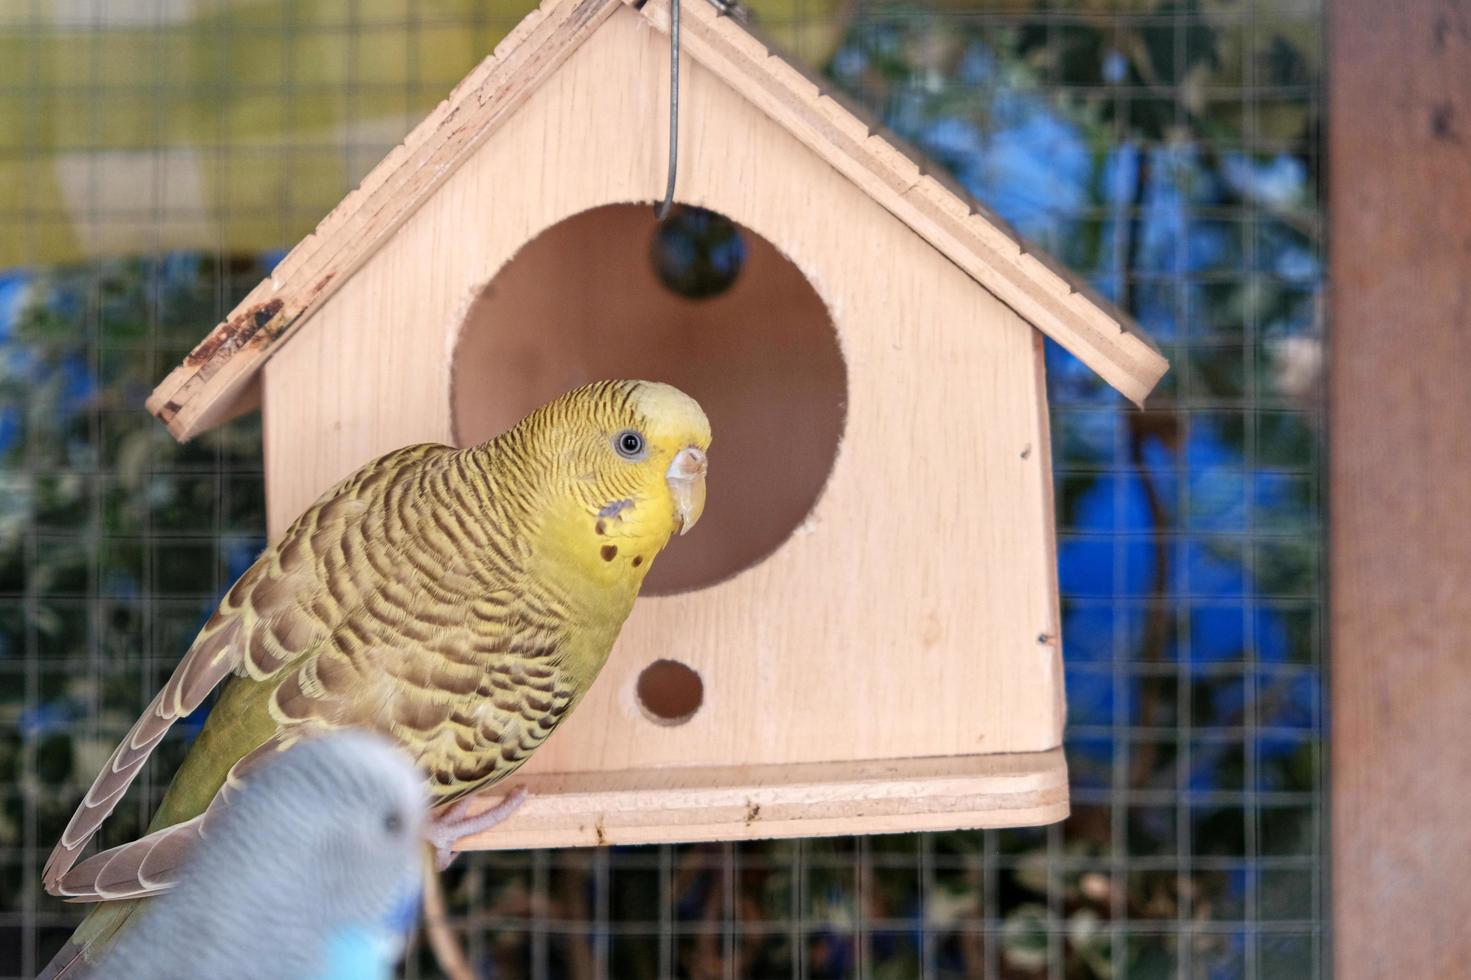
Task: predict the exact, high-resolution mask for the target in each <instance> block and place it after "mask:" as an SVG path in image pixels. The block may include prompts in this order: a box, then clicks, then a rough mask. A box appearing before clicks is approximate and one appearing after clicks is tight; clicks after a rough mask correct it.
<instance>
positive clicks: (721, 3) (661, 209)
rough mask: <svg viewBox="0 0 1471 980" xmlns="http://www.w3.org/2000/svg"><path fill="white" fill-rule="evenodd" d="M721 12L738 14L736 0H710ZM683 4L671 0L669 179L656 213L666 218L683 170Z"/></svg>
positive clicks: (656, 216)
mask: <svg viewBox="0 0 1471 980" xmlns="http://www.w3.org/2000/svg"><path fill="white" fill-rule="evenodd" d="M710 5H711V6H712V7H714V8H715V9H716V10H717V11H719V13H720V15H721V16H727V15H737V16H739V13H740V8H739V7H737V5H736V0H710ZM679 7H680V0H669V179H668V181H667V182H665V184H664V200H662V201H660V202H659V203H658V204H655V205H654V217H655V218H657V219H659V220H660V221H663V220H664V219H665V218H667V217H668V216H669V212H670V211H671V210H673V208H674V181H675V179H676V177H677V176H678V174H679Z"/></svg>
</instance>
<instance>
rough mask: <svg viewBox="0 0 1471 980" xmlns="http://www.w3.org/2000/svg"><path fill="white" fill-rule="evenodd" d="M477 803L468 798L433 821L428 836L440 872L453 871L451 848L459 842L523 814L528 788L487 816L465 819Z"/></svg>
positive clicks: (516, 791)
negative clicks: (516, 814)
mask: <svg viewBox="0 0 1471 980" xmlns="http://www.w3.org/2000/svg"><path fill="white" fill-rule="evenodd" d="M474 802H475V797H473V796H470V797H466V798H465V799H463V800H461V801H460V802H458V803H456V804H454V805H453V806H451V807H450V808H449V809H448V810H445V811H444V812H443V813H439V814H435V815H434V816H433V817H431V818H430V821H429V825H428V827H427V828H426V829H425V833H424V835H425V836H426V837H427V838H428V839H429V843H430V844H432V845H433V846H434V853H435V857H436V860H435V864H436V865H437V866H438V867H439V870H440V871H443V870H444V869H445V868H447V867H449V866H450V863H451V862H452V861H454V859H455V852H454V851H452V850H451V849H450V848H452V847H453V846H454V845H455V843H456V842H457V841H459V840H460V839H461V838H463V837H469V836H471V835H472V834H478V833H481V832H482V831H486V830H489V829H490V828H492V827H494V826H495V825H496V824H498V823H501V822H502V821H504V820H505V819H506V818H507V817H509V816H510V815H511V814H513V813H515V812H516V811H517V810H519V809H520V808H521V804H522V803H525V802H526V787H525V786H517V787H516V788H515V789H513V790H511V792H510V793H508V794H506V798H505V799H504V800H501V801H500V802H499V803H497V804H496V805H495V806H493V807H491V808H490V809H489V810H486V811H485V812H483V813H477V814H475V816H473V817H467V816H465V813H466V811H468V810H469V809H470V805H471V804H472V803H474Z"/></svg>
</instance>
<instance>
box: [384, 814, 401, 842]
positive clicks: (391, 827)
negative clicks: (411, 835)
mask: <svg viewBox="0 0 1471 980" xmlns="http://www.w3.org/2000/svg"><path fill="white" fill-rule="evenodd" d="M383 829H384V830H386V831H388V833H389V834H391V835H393V836H395V837H397V836H398V835H399V834H400V833H401V832H402V831H403V829H404V818H403V814H401V813H399V812H398V811H397V810H389V811H388V812H387V813H385V814H384V815H383Z"/></svg>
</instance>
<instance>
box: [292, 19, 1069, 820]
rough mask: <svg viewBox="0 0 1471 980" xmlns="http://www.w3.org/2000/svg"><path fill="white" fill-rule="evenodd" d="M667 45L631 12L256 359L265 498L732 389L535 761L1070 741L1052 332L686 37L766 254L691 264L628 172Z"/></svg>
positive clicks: (706, 181) (1013, 749) (632, 764)
mask: <svg viewBox="0 0 1471 980" xmlns="http://www.w3.org/2000/svg"><path fill="white" fill-rule="evenodd" d="M666 45H667V40H666V39H665V38H663V36H662V35H660V34H659V33H657V32H656V31H654V30H651V29H650V28H649V26H648V24H647V23H646V22H645V21H644V20H643V18H642V17H640V16H638V15H637V14H636V13H635V12H634V11H632V10H618V11H615V13H614V14H613V16H612V17H611V18H610V19H609V21H608V23H607V24H605V25H604V27H603V28H602V29H601V30H600V31H599V32H598V33H597V34H596V35H595V36H594V37H592V38H591V39H590V40H589V41H588V42H587V43H586V44H585V45H583V46H582V47H581V48H579V49H578V50H577V51H576V52H574V53H573V54H572V55H571V56H570V57H569V59H568V60H567V62H566V63H565V64H564V65H563V66H562V67H561V68H560V69H559V70H558V72H557V73H556V74H554V75H553V76H552V77H551V78H550V79H548V81H547V82H546V83H545V84H544V85H543V86H542V87H541V88H540V89H539V90H538V91H537V92H535V93H534V94H533V95H532V96H531V97H530V99H529V100H528V101H527V103H526V104H525V105H524V106H523V107H522V108H521V109H520V110H519V111H518V112H517V113H516V115H515V116H514V117H513V118H511V119H510V120H508V121H507V122H506V124H505V125H504V126H503V127H502V129H501V130H500V131H499V132H498V133H497V134H496V137H495V138H494V139H493V140H489V141H487V142H486V143H485V144H484V145H483V146H482V147H481V148H480V150H478V151H477V153H476V155H475V157H474V158H473V159H471V160H470V161H469V162H468V163H467V164H466V165H464V166H463V167H462V168H461V169H460V170H459V171H458V172H457V173H456V174H455V175H454V176H453V177H451V178H450V179H449V180H448V181H447V182H446V183H445V184H444V186H443V188H442V189H441V190H440V191H439V192H438V193H437V194H436V195H435V196H434V197H433V198H432V199H431V200H430V201H429V202H428V203H427V204H426V205H425V206H424V207H423V208H421V209H420V210H419V211H418V212H417V213H416V214H414V215H413V216H412V217H411V218H410V219H409V220H408V221H407V222H406V223H405V224H404V225H403V227H402V228H400V229H399V230H398V231H397V233H396V234H395V235H394V236H393V238H392V239H391V240H389V241H388V242H387V243H386V244H385V245H384V246H383V247H382V248H381V249H380V250H379V251H378V252H377V253H376V254H375V255H374V256H373V257H372V258H371V259H370V260H369V261H368V263H367V264H366V265H365V266H364V267H363V268H362V269H361V270H360V271H358V272H357V274H356V275H354V276H353V278H352V279H351V280H350V281H349V282H347V283H346V284H345V285H343V286H342V287H341V289H340V290H339V291H338V292H337V293H336V294H335V295H334V297H333V298H332V299H331V300H330V301H329V302H328V303H327V304H325V306H324V307H323V308H322V309H321V310H320V311H319V312H317V313H316V315H315V317H314V322H313V324H312V328H311V330H310V331H309V332H306V333H304V334H303V335H301V336H300V337H298V338H296V339H295V340H293V341H292V342H291V343H289V344H286V345H285V346H284V347H283V348H282V350H281V351H280V352H279V353H278V354H277V355H276V356H275V357H274V358H273V359H272V360H271V362H270V363H269V364H268V365H267V366H266V369H265V388H264V399H265V404H266V409H265V417H266V445H267V474H268V484H269V494H270V506H271V514H272V521H273V524H272V526H273V529H274V530H279V529H280V528H282V527H283V526H284V525H285V524H286V523H287V522H288V521H289V520H290V519H291V518H292V517H294V515H295V514H296V513H298V512H300V511H301V510H302V509H303V508H304V507H305V506H307V505H308V504H309V503H310V502H311V501H312V500H313V499H315V498H316V496H317V495H319V494H320V493H321V492H322V491H323V490H325V489H326V488H327V487H329V486H331V485H332V484H333V483H334V482H335V481H336V480H338V479H340V478H341V477H342V476H344V475H346V474H347V473H349V472H351V471H352V470H353V469H354V468H356V467H357V466H359V465H361V464H362V463H363V462H365V461H367V460H368V459H371V458H372V457H374V456H376V455H378V454H380V453H383V452H386V451H388V450H390V449H393V448H395V447H397V446H400V445H403V444H405V443H409V442H415V441H451V440H455V439H459V440H461V441H462V442H463V441H471V442H473V441H479V440H482V439H484V438H488V437H490V436H492V435H494V434H496V433H497V432H499V431H502V430H504V429H505V428H507V427H509V425H510V424H512V423H514V421H515V420H517V419H519V418H520V417H521V416H523V415H524V414H526V413H527V412H529V411H530V410H531V409H533V408H535V407H536V406H537V405H539V404H541V403H543V402H545V401H547V400H548V399H550V398H552V397H555V396H556V395H558V394H560V393H561V392H562V391H565V390H567V389H568V388H569V387H571V386H573V385H576V384H581V383H583V382H585V381H590V380H595V379H597V378H602V377H623V376H630V377H639V376H645V377H650V378H654V379H658V380H664V381H668V382H671V383H673V384H675V385H678V386H679V387H681V388H683V389H684V390H686V391H688V392H689V393H690V394H692V395H693V396H694V397H695V398H697V399H698V400H699V401H700V402H701V403H702V404H703V405H704V407H705V409H706V411H707V413H708V414H709V416H710V418H711V424H712V428H713V431H714V434H715V435H714V444H713V446H712V452H711V459H712V463H711V466H712V475H711V478H710V484H711V502H710V504H709V506H708V508H707V513H706V517H705V519H704V521H702V523H701V525H700V527H699V528H698V529H697V530H696V531H695V533H693V534H691V535H690V536H688V537H687V538H683V539H680V540H678V541H676V542H674V543H673V544H672V545H671V546H670V548H669V549H668V550H667V552H666V554H665V556H664V557H662V558H661V559H660V562H661V563H663V562H667V563H668V564H669V566H670V569H671V574H669V575H666V576H664V577H662V578H661V577H660V572H662V571H663V569H656V570H655V572H654V576H655V577H654V578H653V579H652V580H651V583H650V584H651V587H652V589H653V591H656V592H658V591H662V592H665V593H666V594H663V595H656V596H652V597H645V598H644V599H642V600H640V602H639V603H638V605H637V606H636V607H635V610H634V614H633V616H632V618H631V619H630V620H629V622H628V624H627V626H626V627H625V630H624V633H623V636H622V638H621V639H620V641H619V643H618V645H617V647H616V648H615V651H614V654H613V656H612V658H611V660H610V661H609V663H608V665H607V667H606V668H605V670H604V673H603V675H602V676H601V678H600V679H599V681H598V683H597V685H596V686H595V687H594V688H593V690H592V692H591V693H590V694H589V695H588V697H587V699H586V700H585V701H584V703H583V705H582V706H581V707H580V708H579V710H578V712H577V713H576V714H575V715H574V716H573V717H572V718H571V719H570V720H569V721H568V722H567V723H566V724H564V725H563V726H562V727H561V728H560V729H559V731H558V732H557V735H556V737H555V738H554V739H552V740H550V741H549V743H548V744H547V745H546V746H545V748H543V749H542V750H541V751H540V752H539V753H538V755H537V756H536V758H535V759H534V760H533V761H532V762H531V763H529V764H528V766H527V768H526V769H525V770H524V771H525V772H526V773H528V774H536V773H563V774H578V773H585V774H589V775H592V774H598V773H605V772H609V771H626V770H657V769H661V768H663V767H712V766H715V767H718V766H723V765H730V764H733V763H738V764H741V765H747V766H751V765H754V766H764V765H783V764H791V763H866V762H874V761H882V760H907V759H916V758H925V757H933V758H947V757H954V756H957V755H963V756H979V755H992V754H996V753H1042V752H1046V751H1047V750H1050V749H1054V748H1055V747H1057V746H1058V744H1059V743H1060V738H1061V684H1060V677H1059V656H1058V640H1057V617H1056V612H1055V607H1054V592H1053V575H1052V568H1053V560H1054V559H1053V552H1052V544H1051V537H1050V533H1049V530H1048V529H1049V522H1050V511H1049V508H1050V500H1051V497H1050V492H1049V487H1050V478H1049V472H1048V467H1049V453H1048V448H1047V426H1046V415H1045V410H1044V405H1045V400H1044V392H1043V387H1042V376H1041V371H1040V352H1039V344H1038V339H1037V337H1036V335H1035V332H1034V331H1033V330H1032V329H1031V328H1030V327H1029V326H1028V325H1027V324H1026V323H1025V322H1024V321H1023V320H1022V319H1021V318H1020V317H1018V316H1017V315H1016V314H1015V313H1013V312H1012V311H1011V310H1009V309H1008V308H1006V307H1005V306H1004V305H1003V304H1001V303H1000V302H999V301H998V300H996V299H995V297H993V296H992V295H991V294H990V293H988V292H986V291H985V290H983V289H979V288H977V286H976V284H975V282H974V281H973V280H972V279H970V278H969V277H968V276H966V275H965V274H964V273H963V272H961V271H960V270H959V269H958V268H957V267H956V266H955V265H954V264H952V263H950V262H948V261H946V260H945V259H944V258H943V257H941V256H940V255H938V254H937V253H936V252H935V250H934V248H933V247H932V246H930V245H929V244H928V243H926V242H925V241H923V240H922V239H920V238H919V237H918V236H917V235H915V234H914V232H912V231H911V230H910V229H909V228H907V227H905V226H904V225H903V224H901V223H900V222H899V221H898V220H896V219H895V218H894V217H893V216H892V215H891V214H889V213H888V212H886V211H885V210H884V209H883V208H881V207H879V206H878V205H877V204H875V203H874V202H873V201H872V200H871V199H869V198H868V197H867V196H866V195H865V194H864V193H863V192H862V191H861V190H860V189H859V188H857V187H856V186H855V185H854V184H853V183H851V182H850V181H848V180H846V179H844V178H843V177H841V176H840V175H838V174H835V173H834V172H833V170H832V168H831V167H829V166H828V165H827V164H826V163H824V162H823V161H822V160H820V159H819V158H817V157H816V156H814V155H813V154H812V153H811V152H810V151H808V150H807V148H805V147H804V146H802V145H801V144H800V143H799V142H798V141H797V140H795V139H794V138H793V137H792V136H791V135H789V134H788V133H787V132H786V131H784V130H783V129H782V128H781V127H779V126H778V125H776V124H775V123H774V122H772V121H771V120H770V119H769V118H767V117H766V115H765V114H763V113H762V112H761V111H760V110H758V109H757V108H755V107H754V106H753V105H752V104H751V103H750V102H749V101H747V100H746V99H744V98H743V97H742V96H741V95H740V94H739V93H737V92H736V91H734V90H733V89H732V88H731V87H729V86H728V85H726V84H725V83H724V82H722V81H721V80H720V79H718V78H715V77H714V76H712V75H711V74H710V73H708V72H706V71H704V70H703V69H702V68H701V66H700V65H699V64H697V63H693V62H691V63H687V64H686V65H685V66H684V69H683V84H684V92H683V102H684V111H685V113H686V115H685V126H684V129H683V143H682V153H683V156H684V160H685V161H686V166H685V170H684V173H683V174H682V175H681V184H680V198H681V199H682V200H684V201H687V202H690V203H693V204H698V205H700V206H702V207H705V208H709V209H711V210H713V211H716V212H719V213H720V214H723V215H726V216H729V217H730V218H731V219H733V220H734V221H736V222H738V223H739V225H740V227H741V228H742V230H743V235H744V238H745V240H746V242H748V246H747V258H746V261H745V263H744V264H743V266H742V268H741V270H740V272H739V274H738V276H737V278H736V280H735V282H734V283H733V285H732V287H731V288H730V289H729V291H727V292H725V293H723V294H722V295H720V296H716V297H713V298H709V299H703V300H691V299H688V298H685V297H682V296H680V295H677V294H675V293H674V292H672V291H670V290H669V289H668V288H667V287H666V286H664V285H663V284H662V283H661V282H660V281H659V279H658V278H657V276H656V275H655V273H654V269H653V265H652V263H651V262H650V257H649V253H650V246H651V243H652V241H653V236H654V235H655V234H656V230H657V229H656V223H655V221H654V219H653V217H652V215H651V213H650V210H649V208H648V207H647V205H633V204H623V205H621V206H620V205H618V204H616V203H615V202H632V201H639V200H641V199H645V198H647V197H648V196H649V194H650V191H651V189H653V188H656V187H657V186H658V183H659V179H660V175H661V173H662V165H663V164H662V160H661V159H660V156H661V155H660V154H659V153H658V152H657V148H658V147H659V146H661V145H662V140H663V138H664V132H665V131H664V128H663V113H662V111H661V107H662V106H663V105H665V101H664V100H665V99H666V98H667V96H666V94H665V89H664V86H665V85H666V84H667V78H666V71H667V68H666V66H665V55H666V53H667V47H666ZM610 78H616V79H619V84H617V85H610V84H607V82H606V80H607V79H610ZM630 557H631V556H630ZM658 661H671V662H673V664H675V665H682V666H683V667H686V668H688V669H689V670H691V671H693V672H694V675H696V677H697V680H695V681H693V682H692V683H693V684H695V685H697V686H698V691H697V692H696V693H695V694H694V695H693V696H694V697H695V698H696V700H695V701H694V702H692V703H689V704H687V705H685V708H684V709H682V708H681V707H680V706H679V705H675V706H674V708H673V709H671V710H675V711H678V712H679V715H677V716H676V717H674V718H670V717H662V716H661V715H660V714H659V708H658V705H657V704H654V705H653V707H651V706H650V703H649V702H650V700H651V699H653V700H657V698H658V695H657V694H652V695H651V693H650V690H649V686H648V685H649V683H654V684H655V685H656V686H657V685H658V684H659V683H660V681H659V680H658V677H657V676H656V678H655V680H654V681H653V682H647V681H646V682H645V685H644V689H643V690H641V689H640V678H641V676H642V675H643V674H644V672H645V671H646V670H647V669H649V668H650V667H651V665H653V664H655V663H656V662H658ZM663 669H666V670H673V669H677V668H669V667H665V668H663ZM678 676H687V675H671V678H670V679H666V680H665V681H663V683H664V684H666V685H668V684H678V683H679V681H678V680H677V679H675V678H677V677H678ZM685 709H687V710H685ZM682 715H687V717H682ZM754 832H756V833H759V832H760V828H757V829H756V831H754Z"/></svg>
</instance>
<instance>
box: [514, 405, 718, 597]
mask: <svg viewBox="0 0 1471 980" xmlns="http://www.w3.org/2000/svg"><path fill="white" fill-rule="evenodd" d="M503 438H505V439H508V440H511V441H513V442H516V443H520V446H519V447H518V448H519V449H521V451H522V452H523V453H524V455H525V456H526V457H529V458H534V459H542V460H546V461H547V462H548V464H549V468H548V470H547V471H546V476H545V477H544V479H545V480H546V481H547V483H548V484H549V485H548V486H546V487H544V489H545V490H548V491H550V492H551V495H552V499H553V501H554V502H555V503H554V506H552V507H551V508H549V512H548V518H549V521H550V524H549V526H548V527H547V530H548V531H549V532H551V533H553V534H555V536H556V537H557V544H558V546H559V550H563V549H565V551H566V552H567V556H568V557H575V558H576V559H577V560H578V564H584V563H586V564H588V565H590V566H591V568H592V569H593V570H595V571H597V572H598V573H599V575H604V574H606V575H610V576H625V575H629V574H630V573H631V578H632V580H633V581H634V582H635V583H636V582H641V581H642V580H643V577H644V575H645V574H646V573H647V572H648V566H649V565H650V564H651V563H652V562H653V559H654V557H655V556H656V555H657V554H658V553H659V551H660V550H661V549H662V548H663V547H664V545H665V544H666V543H667V542H668V541H669V539H670V538H671V537H672V536H673V535H675V534H684V533H685V532H687V531H689V530H690V528H692V527H694V526H695V522H696V521H698V520H699V519H700V514H701V513H702V512H703V511H704V509H705V471H706V456H705V453H706V451H707V450H708V449H709V448H710V421H709V419H707V418H706V417H705V412H704V410H703V409H701V408H700V405H699V403H698V402H696V401H695V400H694V399H693V398H691V397H690V396H689V395H686V394H685V393H684V392H682V391H680V390H679V389H678V388H675V387H672V386H670V385H666V384H660V383H658V382H654V381H599V382H596V383H594V384H590V385H586V386H584V387H582V388H577V389H575V390H573V391H570V392H568V393H567V394H565V395H563V396H562V397H561V398H559V399H557V400H556V401H554V402H552V403H550V404H549V405H546V406H544V407H542V408H540V409H538V410H537V411H535V412H533V413H532V414H531V415H529V416H527V418H526V419H525V420H524V421H522V422H521V424H520V425H518V426H516V428H515V429H512V430H511V432H509V433H507V434H506V436H505V437H503Z"/></svg>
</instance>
